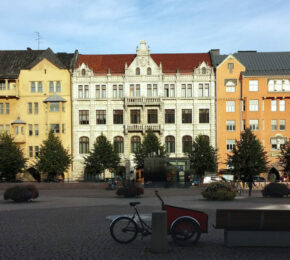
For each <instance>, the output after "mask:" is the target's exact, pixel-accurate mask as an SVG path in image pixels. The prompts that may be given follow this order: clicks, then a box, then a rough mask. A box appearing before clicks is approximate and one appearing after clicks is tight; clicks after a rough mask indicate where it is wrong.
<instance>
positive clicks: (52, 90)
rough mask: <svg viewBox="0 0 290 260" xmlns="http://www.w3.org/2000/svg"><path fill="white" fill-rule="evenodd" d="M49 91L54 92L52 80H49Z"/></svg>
mask: <svg viewBox="0 0 290 260" xmlns="http://www.w3.org/2000/svg"><path fill="white" fill-rule="evenodd" d="M49 92H54V84H53V81H49Z"/></svg>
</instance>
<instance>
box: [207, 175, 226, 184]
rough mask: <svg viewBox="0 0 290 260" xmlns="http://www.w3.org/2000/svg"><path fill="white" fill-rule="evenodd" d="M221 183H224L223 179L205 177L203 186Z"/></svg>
mask: <svg viewBox="0 0 290 260" xmlns="http://www.w3.org/2000/svg"><path fill="white" fill-rule="evenodd" d="M219 181H222V178H221V177H218V176H205V177H204V178H203V184H209V183H212V182H219Z"/></svg>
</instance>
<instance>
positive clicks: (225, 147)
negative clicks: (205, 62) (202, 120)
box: [211, 50, 290, 178]
mask: <svg viewBox="0 0 290 260" xmlns="http://www.w3.org/2000/svg"><path fill="white" fill-rule="evenodd" d="M211 57H212V62H213V65H214V66H215V68H216V98H217V102H216V109H217V111H216V115H217V119H216V121H217V147H218V155H219V170H223V169H226V168H227V163H226V162H227V154H229V153H230V152H231V150H232V148H233V146H234V144H235V140H236V139H237V140H238V139H239V137H240V133H241V131H243V130H244V129H245V128H250V129H251V130H252V131H253V133H254V134H255V135H256V136H257V137H258V138H259V140H260V141H261V143H262V145H263V146H264V148H265V151H266V152H267V153H268V159H269V171H270V172H271V173H274V174H276V177H277V178H279V170H281V167H280V166H279V164H278V156H279V154H280V146H281V145H283V144H284V143H285V142H286V141H288V139H289V136H290V119H289V115H290V114H289V109H290V52H256V51H239V52H238V53H235V54H232V55H219V53H218V50H215V51H212V52H211Z"/></svg>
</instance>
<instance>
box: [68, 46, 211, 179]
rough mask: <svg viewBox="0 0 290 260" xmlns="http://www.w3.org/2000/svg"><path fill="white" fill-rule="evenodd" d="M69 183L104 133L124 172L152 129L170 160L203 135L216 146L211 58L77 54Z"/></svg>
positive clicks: (140, 50)
mask: <svg viewBox="0 0 290 260" xmlns="http://www.w3.org/2000/svg"><path fill="white" fill-rule="evenodd" d="M72 90H73V91H72V110H73V120H72V123H73V147H74V149H73V173H74V176H73V179H75V180H78V179H83V178H84V164H83V162H84V157H85V156H86V155H87V154H88V152H89V150H90V149H91V148H92V146H93V144H94V142H95V140H96V138H97V137H98V136H99V135H101V133H103V134H104V135H105V136H106V137H107V138H108V140H109V141H111V143H112V144H113V146H114V148H115V149H116V150H117V151H118V152H119V153H120V156H121V164H122V166H123V167H124V168H125V171H126V172H128V171H130V170H132V169H133V168H134V162H133V159H134V157H133V151H134V150H135V149H136V147H138V144H140V142H141V141H142V138H143V136H144V133H145V132H146V130H148V129H149V128H150V129H152V130H153V131H154V132H155V133H156V134H157V135H158V136H159V138H160V140H161V143H162V144H164V145H165V148H166V151H167V152H168V154H169V156H170V157H172V158H182V157H184V156H185V152H186V149H187V147H188V144H189V143H191V142H192V141H193V140H194V138H195V137H196V136H197V135H199V134H202V135H205V136H207V137H208V138H209V140H210V143H211V144H212V145H213V146H214V147H215V146H216V135H215V131H216V126H215V124H216V122H215V117H216V115H215V75H214V70H213V68H212V65H211V59H210V55H209V53H196V54H194V53H190V54H151V53H150V49H149V47H148V46H147V45H146V42H145V41H141V42H140V46H139V47H137V50H136V54H124V55H79V56H78V61H77V65H76V68H75V70H74V73H73V77H72Z"/></svg>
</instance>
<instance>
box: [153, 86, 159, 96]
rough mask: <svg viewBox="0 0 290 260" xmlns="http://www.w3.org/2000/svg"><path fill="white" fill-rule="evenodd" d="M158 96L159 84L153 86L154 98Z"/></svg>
mask: <svg viewBox="0 0 290 260" xmlns="http://www.w3.org/2000/svg"><path fill="white" fill-rule="evenodd" d="M157 96H158V88H157V84H154V85H153V97H157Z"/></svg>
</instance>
